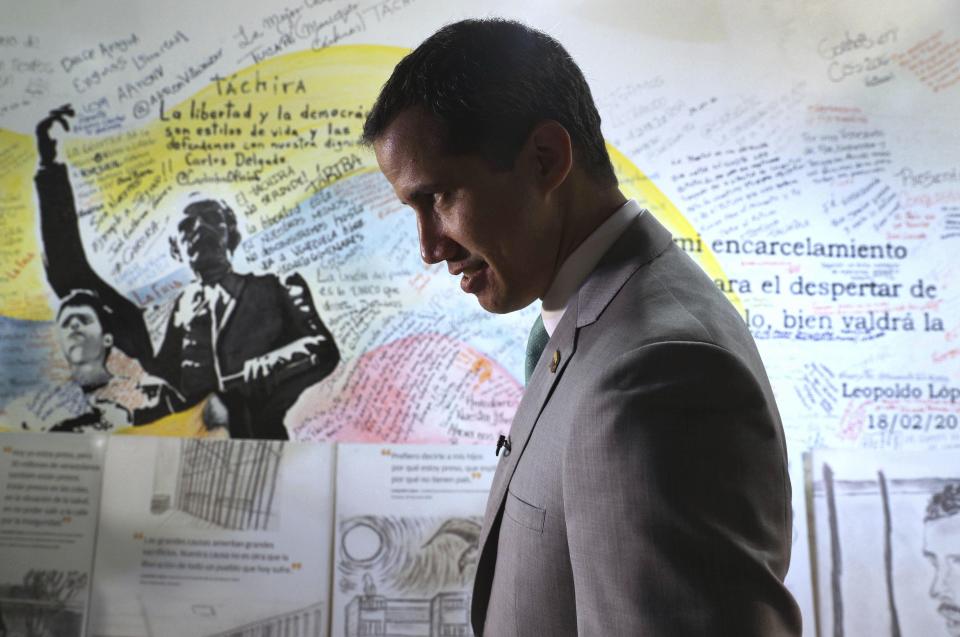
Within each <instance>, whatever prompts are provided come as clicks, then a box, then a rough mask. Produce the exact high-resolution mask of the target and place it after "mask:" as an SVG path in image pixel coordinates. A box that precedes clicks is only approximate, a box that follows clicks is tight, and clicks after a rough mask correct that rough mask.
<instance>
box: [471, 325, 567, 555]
mask: <svg viewBox="0 0 960 637" xmlns="http://www.w3.org/2000/svg"><path fill="white" fill-rule="evenodd" d="M571 310H575V308H571ZM576 315H577V312H576V311H568V312H567V313H566V314H564V316H563V318H562V319H560V324H559V325H557V329H556V331H554V333H553V336H551V337H550V340H549V341H547V345H546V347H544V349H543V354H541V355H540V360H539V361H537V366H536V368H535V369H534V372H533V375H532V376H531V377H530V382H529V383H528V384H527V387H526V389H524V391H523V397H522V398H521V399H520V406H519V407H518V408H517V413H516V415H514V417H513V423H512V424H511V425H510V443H511V448H510V453H509V455H505V456H501V459H500V462H499V464H498V465H497V471H496V473H495V474H494V476H493V484H492V485H491V487H490V498H489V499H488V500H487V511H486V516H485V518H486V520H487V521H491V520H493V517H494V516H495V515H496V514H497V511H498V510H499V509H500V505H501V504H502V503H503V498H504V496H505V495H506V492H507V485H508V484H509V483H510V478H512V477H513V472H514V470H515V469H516V468H517V463H518V462H519V461H520V457H521V456H522V455H523V449H524V447H526V445H527V440H529V439H530V433H531V432H532V431H533V428H534V426H535V425H536V423H537V419H538V418H539V417H540V412H542V411H543V407H544V405H546V403H547V399H548V398H549V397H550V394H551V393H552V392H553V388H554V387H555V386H556V384H557V381H558V380H559V379H560V376H562V375H563V370H564V369H566V367H567V363H569V362H570V359H571V358H572V357H573V353H574V351H575V350H576V346H577V338H576ZM554 352H560V361H559V363H558V364H557V367H556V371H551V370H550V362H549V361H550V360H551V359H552V358H553V356H554ZM489 532H490V525H489V524H485V525H484V529H483V534H482V535H481V537H480V546H481V547H482V546H483V544H484V542H485V541H486V538H487V535H488V534H489Z"/></svg>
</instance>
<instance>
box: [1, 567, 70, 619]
mask: <svg viewBox="0 0 960 637" xmlns="http://www.w3.org/2000/svg"><path fill="white" fill-rule="evenodd" d="M6 566H8V565H4V564H0V571H3V570H5V567H6ZM10 575H12V574H11V573H4V574H3V575H0V636H2V637H14V636H20V635H22V636H23V637H74V636H76V637H79V636H80V635H82V634H83V612H84V606H85V604H86V596H87V581H88V576H87V574H86V573H81V572H79V571H60V570H55V569H30V570H29V571H27V572H26V573H23V574H22V577H20V578H19V579H18V580H15V579H13V578H12V577H11V578H8V576H10Z"/></svg>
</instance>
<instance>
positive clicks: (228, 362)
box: [35, 106, 340, 439]
mask: <svg viewBox="0 0 960 637" xmlns="http://www.w3.org/2000/svg"><path fill="white" fill-rule="evenodd" d="M72 115H73V111H72V110H71V109H70V108H69V107H67V106H65V107H62V108H60V109H57V110H55V111H53V112H51V114H50V115H49V116H48V117H47V118H45V119H44V120H43V121H41V122H40V124H38V126H37V144H38V148H39V151H40V168H39V170H38V172H37V176H36V179H35V181H36V186H37V195H38V199H39V203H40V226H41V235H42V238H43V246H44V267H45V269H46V273H47V279H48V281H49V282H50V285H51V287H52V288H53V289H54V291H55V292H56V293H57V294H58V296H60V297H61V298H62V297H64V296H66V295H67V294H69V293H70V292H71V291H73V290H75V289H81V288H82V289H88V290H92V291H94V292H95V293H97V294H98V295H99V296H100V297H101V298H102V299H103V300H104V303H105V304H106V305H108V306H109V307H111V308H112V310H113V313H114V316H115V323H116V325H117V329H116V330H115V332H114V334H113V342H114V343H113V344H114V346H116V347H117V348H119V349H120V350H122V351H123V352H124V353H125V354H127V355H128V356H130V357H132V358H135V359H137V360H138V361H139V362H140V364H141V365H142V366H143V368H144V369H145V370H146V371H147V372H148V373H150V374H153V375H156V376H158V377H159V378H161V379H163V380H164V381H166V382H167V383H169V384H170V385H172V386H173V387H174V388H175V389H176V390H178V391H179V392H180V394H182V395H183V396H184V398H185V403H184V406H185V407H186V406H191V405H195V404H198V403H199V402H200V401H202V400H204V399H206V398H207V397H211V398H210V400H209V401H208V403H207V405H208V407H209V408H208V409H207V410H206V412H208V415H210V416H211V417H210V418H206V417H205V420H206V421H208V422H210V421H212V420H216V421H218V422H222V421H224V420H225V421H226V423H225V424H227V426H228V427H229V431H230V435H231V437H234V438H275V439H286V438H288V437H289V436H288V433H287V430H286V428H285V426H284V424H283V419H284V416H285V414H286V412H287V410H288V409H289V407H290V406H291V405H292V404H293V403H294V401H296V399H297V398H298V397H299V395H300V394H301V393H302V391H303V390H304V389H306V388H307V387H309V386H311V385H313V384H315V383H317V382H319V381H321V380H322V379H323V378H325V377H326V376H327V375H329V374H330V372H331V371H333V369H334V368H335V367H336V365H337V363H338V362H339V360H340V354H339V350H338V349H337V346H336V344H335V343H334V340H333V336H332V335H331V334H330V331H329V330H328V329H327V328H326V326H325V325H324V324H323V322H322V321H321V320H320V317H319V315H318V314H317V311H316V308H315V307H314V305H313V300H312V298H311V295H310V291H309V289H308V287H307V284H306V281H305V280H304V279H303V277H301V276H300V275H299V274H292V275H289V276H287V277H286V278H285V279H284V280H283V281H281V280H280V279H279V278H278V277H276V276H274V275H272V274H264V275H257V274H240V273H237V272H235V271H234V270H233V266H232V263H231V257H232V255H233V251H234V250H235V249H236V248H237V246H238V245H239V243H240V233H239V230H238V228H237V219H236V215H235V214H234V212H233V211H232V210H231V209H230V207H229V206H228V205H227V204H226V203H224V202H223V201H219V200H213V199H205V198H202V197H199V196H194V199H193V200H192V201H191V202H190V203H189V204H188V205H187V206H186V207H185V208H184V210H183V217H182V218H181V219H180V221H179V222H178V225H177V233H176V234H177V236H176V238H175V239H173V238H172V239H171V242H172V248H173V250H172V251H173V254H174V256H175V257H177V258H179V259H180V260H184V261H186V263H187V265H189V266H190V269H191V271H192V272H193V275H194V280H193V281H191V282H190V283H189V284H188V285H187V286H186V288H185V289H184V290H183V291H181V292H180V294H179V295H178V296H177V298H176V299H175V301H174V304H173V310H172V311H171V313H170V315H169V317H168V320H167V325H166V331H165V332H164V334H163V337H162V340H161V342H160V345H159V348H158V349H157V350H156V351H154V348H153V345H152V342H151V339H150V335H149V332H148V330H147V327H146V323H145V321H144V317H143V310H142V308H140V307H139V306H138V305H136V304H135V303H133V302H132V301H131V300H130V299H128V298H126V297H125V296H124V295H122V294H120V293H119V292H117V291H116V290H115V289H114V288H113V287H112V286H111V285H110V284H108V283H107V282H106V281H104V280H103V279H102V278H101V277H100V275H99V274H97V272H96V271H95V270H94V269H93V268H92V267H91V265H90V263H89V262H88V260H87V257H86V254H85V252H84V249H83V243H82V241H81V238H80V230H79V224H78V218H77V210H76V205H75V203H74V199H73V191H72V188H71V185H70V181H69V177H68V174H67V169H66V166H65V165H63V164H62V163H58V162H57V161H56V142H55V141H54V140H53V139H52V137H51V135H50V131H51V128H52V127H53V125H54V124H56V123H59V124H60V125H62V126H63V127H64V128H66V129H68V128H69V118H70V117H71V116H72ZM217 414H219V415H218V416H217V418H212V416H213V415H217Z"/></svg>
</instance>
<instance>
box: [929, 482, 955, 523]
mask: <svg viewBox="0 0 960 637" xmlns="http://www.w3.org/2000/svg"><path fill="white" fill-rule="evenodd" d="M958 513H960V483H948V484H947V485H946V486H945V487H943V490H942V491H940V492H938V493H934V494H933V495H932V496H930V501H929V502H928V503H927V514H926V516H925V517H924V518H923V521H924V522H930V521H931V520H939V519H940V518H949V517H951V516H954V515H957V514H958Z"/></svg>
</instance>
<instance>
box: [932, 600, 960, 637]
mask: <svg viewBox="0 0 960 637" xmlns="http://www.w3.org/2000/svg"><path fill="white" fill-rule="evenodd" d="M937 612H938V613H940V615H941V616H942V617H943V619H944V620H945V621H946V625H947V633H949V634H950V635H951V637H960V607H957V606H955V605H953V604H946V603H945V604H940V608H938V609H937Z"/></svg>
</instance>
